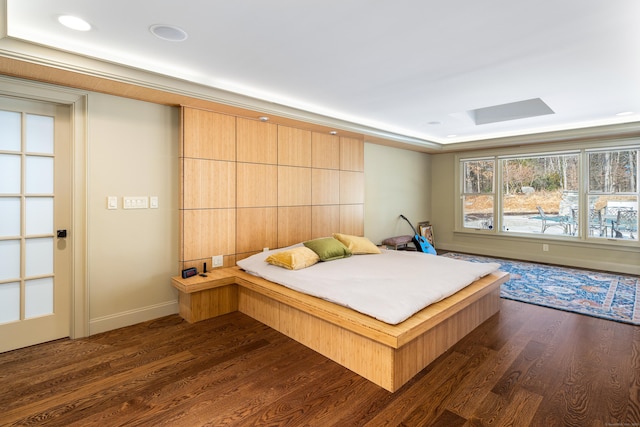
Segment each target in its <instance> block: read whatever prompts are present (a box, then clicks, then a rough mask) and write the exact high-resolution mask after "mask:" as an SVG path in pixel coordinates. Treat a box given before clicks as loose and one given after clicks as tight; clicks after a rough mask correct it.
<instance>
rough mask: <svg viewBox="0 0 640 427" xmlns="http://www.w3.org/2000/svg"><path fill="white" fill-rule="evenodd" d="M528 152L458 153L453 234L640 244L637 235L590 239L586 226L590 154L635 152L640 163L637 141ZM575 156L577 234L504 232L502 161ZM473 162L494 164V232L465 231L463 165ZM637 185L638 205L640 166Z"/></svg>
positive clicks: (533, 148) (604, 142)
mask: <svg viewBox="0 0 640 427" xmlns="http://www.w3.org/2000/svg"><path fill="white" fill-rule="evenodd" d="M530 148H531V149H530V150H526V151H525V150H523V149H522V148H518V149H513V148H508V149H503V150H500V149H498V150H491V151H487V152H486V154H485V153H484V152H480V153H477V152H476V153H468V154H471V155H465V153H460V154H456V155H455V165H456V166H455V168H456V170H455V173H456V175H455V189H456V192H457V194H456V200H457V203H456V205H455V207H454V214H455V221H454V230H453V231H454V233H460V234H478V235H483V236H492V237H501V238H509V237H514V238H527V239H544V240H548V239H558V240H563V241H567V242H569V241H572V242H583V243H589V244H598V245H616V246H638V245H639V244H640V238H639V237H638V236H637V235H636V239H634V240H631V239H621V238H605V237H593V236H589V232H588V231H589V230H588V227H589V224H588V221H587V219H588V214H589V212H588V200H589V199H588V197H589V195H590V193H589V163H588V160H589V153H593V152H615V151H630V150H637V151H638V156H639V158H638V160H639V161H640V141H639V140H637V139H634V140H629V141H620V140H617V141H601V142H599V143H597V142H594V143H592V144H591V143H585V144H578V143H575V144H568V146H567V147H564V149H562V148H559V149H557V150H553V149H551V150H550V149H549V147H548V146H547V148H546V149H545V150H536V149H535V147H530ZM568 154H577V156H578V190H577V191H578V203H579V209H578V224H579V230H577V231H576V233H575V235H564V234H563V235H557V234H555V235H545V234H542V233H539V234H538V233H528V232H514V231H503V230H502V227H503V224H502V223H503V198H504V188H503V187H504V185H503V182H502V181H503V167H502V166H503V165H502V160H505V159H511V158H513V159H515V158H527V157H543V156H558V155H568ZM476 160H493V161H494V176H493V179H494V183H493V190H494V192H493V197H494V211H493V218H494V223H493V228H492V229H483V228H469V227H465V223H464V208H463V206H462V203H463V201H464V196H465V195H466V193H464V187H463V186H464V176H463V173H464V164H465V162H468V161H476ZM637 175H639V176H638V183H637V186H636V190H637V191H636V193H633V195H635V196H636V197H638V200H639V203H640V165H638V174H637Z"/></svg>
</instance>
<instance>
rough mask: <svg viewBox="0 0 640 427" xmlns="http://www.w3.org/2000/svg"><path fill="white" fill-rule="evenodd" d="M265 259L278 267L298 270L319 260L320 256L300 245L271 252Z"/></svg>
mask: <svg viewBox="0 0 640 427" xmlns="http://www.w3.org/2000/svg"><path fill="white" fill-rule="evenodd" d="M265 261H266V262H268V263H269V264H272V265H277V266H278V267H284V268H288V269H289V270H300V269H301V268H306V267H310V266H312V265H313V264H315V263H317V262H318V261H320V257H319V256H318V254H316V253H315V252H314V251H312V250H311V249H309V248H307V247H305V246H300V247H297V248H293V249H287V250H286V251H281V252H276V253H275V254H271V255H269V256H268V257H267V259H266V260H265Z"/></svg>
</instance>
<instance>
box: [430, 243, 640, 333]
mask: <svg viewBox="0 0 640 427" xmlns="http://www.w3.org/2000/svg"><path fill="white" fill-rule="evenodd" d="M442 256H445V257H448V258H455V259H461V260H465V261H473V262H497V263H499V264H500V265H501V267H500V270H502V271H506V272H508V273H509V274H510V276H511V278H510V279H509V281H508V282H507V283H505V284H503V285H502V287H501V288H500V296H501V297H502V298H507V299H512V300H515V301H521V302H526V303H529V304H537V305H541V306H545V307H551V308H556V309H559V310H565V311H572V312H574V313H580V314H586V315H588V316H594V317H600V318H603V319H609V320H615V321H618V322H624V323H630V324H632V325H640V277H639V276H630V275H622V274H615V273H603V272H598V271H590V270H582V269H576V268H567V267H556V266H550V265H545V264H535V263H530V262H521V261H512V260H506V259H497V258H488V257H482V256H477V255H467V254H459V253H454V252H449V253H446V254H443V255H442Z"/></svg>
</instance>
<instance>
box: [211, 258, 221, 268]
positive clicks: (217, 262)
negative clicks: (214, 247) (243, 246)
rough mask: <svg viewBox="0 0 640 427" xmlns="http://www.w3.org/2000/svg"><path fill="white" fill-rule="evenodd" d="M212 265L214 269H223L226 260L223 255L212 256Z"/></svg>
mask: <svg viewBox="0 0 640 427" xmlns="http://www.w3.org/2000/svg"><path fill="white" fill-rule="evenodd" d="M211 264H212V265H213V266H214V267H222V265H223V264H224V258H223V257H222V255H216V256H212V257H211Z"/></svg>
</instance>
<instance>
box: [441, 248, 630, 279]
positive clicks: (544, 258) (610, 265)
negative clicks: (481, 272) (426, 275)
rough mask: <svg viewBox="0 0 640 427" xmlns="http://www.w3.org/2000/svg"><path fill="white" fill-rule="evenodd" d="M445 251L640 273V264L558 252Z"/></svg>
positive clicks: (446, 249) (623, 272)
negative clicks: (523, 255)
mask: <svg viewBox="0 0 640 427" xmlns="http://www.w3.org/2000/svg"><path fill="white" fill-rule="evenodd" d="M442 249H443V252H445V251H446V252H462V253H471V254H473V255H480V256H487V257H497V258H507V259H514V260H519V261H524V262H527V261H528V262H540V263H544V264H553V265H558V266H564V267H575V268H585V269H588V270H600V271H607V272H614V273H621V274H633V275H640V266H639V265H629V264H620V263H615V262H612V261H608V260H604V261H594V260H588V261H584V260H580V259H576V258H573V257H566V256H562V255H558V254H554V255H544V254H543V255H535V256H534V255H528V256H526V257H522V256H518V254H516V253H514V252H513V251H504V250H495V249H490V250H480V249H478V248H475V247H469V246H465V245H455V244H454V245H447V246H446V248H442Z"/></svg>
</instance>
